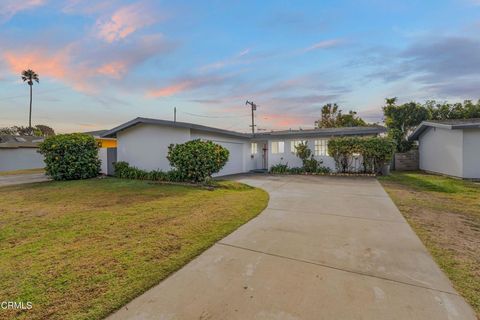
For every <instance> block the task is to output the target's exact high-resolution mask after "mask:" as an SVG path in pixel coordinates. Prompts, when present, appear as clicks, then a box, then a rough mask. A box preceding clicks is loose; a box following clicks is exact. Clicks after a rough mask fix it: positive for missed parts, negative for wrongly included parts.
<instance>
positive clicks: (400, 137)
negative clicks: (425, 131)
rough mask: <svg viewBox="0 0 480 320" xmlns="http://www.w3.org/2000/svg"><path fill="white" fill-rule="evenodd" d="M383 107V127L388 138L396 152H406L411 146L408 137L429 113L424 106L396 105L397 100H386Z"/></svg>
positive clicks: (410, 103)
mask: <svg viewBox="0 0 480 320" xmlns="http://www.w3.org/2000/svg"><path fill="white" fill-rule="evenodd" d="M385 100H386V105H385V106H384V107H383V114H384V116H385V125H386V126H387V128H388V136H389V137H390V138H391V139H393V140H394V141H395V144H396V146H397V151H398V152H406V151H408V150H410V149H411V148H412V146H413V144H412V142H410V141H408V139H407V138H408V135H409V134H410V133H411V132H412V131H413V129H414V128H415V127H416V126H418V125H419V124H420V123H421V122H422V121H425V120H427V119H429V118H430V113H429V111H428V109H427V108H426V107H425V106H422V105H421V104H419V103H416V102H408V103H404V104H402V105H397V104H396V102H397V98H387V99H385Z"/></svg>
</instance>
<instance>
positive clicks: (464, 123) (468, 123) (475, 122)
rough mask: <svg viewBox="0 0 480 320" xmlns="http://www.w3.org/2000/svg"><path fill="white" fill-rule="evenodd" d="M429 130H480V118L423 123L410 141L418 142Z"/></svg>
mask: <svg viewBox="0 0 480 320" xmlns="http://www.w3.org/2000/svg"><path fill="white" fill-rule="evenodd" d="M427 128H443V129H448V130H459V129H468V128H480V118H475V119H451V120H429V121H423V122H422V123H420V125H419V126H418V127H417V128H416V129H415V131H413V133H412V134H411V135H410V136H409V137H408V140H410V141H414V140H418V138H419V137H420V135H421V134H422V133H423V132H424V131H425V130H427Z"/></svg>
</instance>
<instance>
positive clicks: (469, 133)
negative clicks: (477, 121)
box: [457, 129, 480, 179]
mask: <svg viewBox="0 0 480 320" xmlns="http://www.w3.org/2000/svg"><path fill="white" fill-rule="evenodd" d="M457 131H458V130H457ZM463 177H464V178H469V179H480V129H464V130H463Z"/></svg>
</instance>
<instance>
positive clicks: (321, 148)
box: [102, 118, 385, 176]
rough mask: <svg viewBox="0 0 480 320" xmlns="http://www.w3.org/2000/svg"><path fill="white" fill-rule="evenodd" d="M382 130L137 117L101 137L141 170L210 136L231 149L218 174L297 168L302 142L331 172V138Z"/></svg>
mask: <svg viewBox="0 0 480 320" xmlns="http://www.w3.org/2000/svg"><path fill="white" fill-rule="evenodd" d="M384 132H385V128H384V127H381V126H371V127H351V128H331V129H310V130H285V131H272V132H262V133H256V134H254V135H252V134H247V133H240V132H235V131H229V130H223V129H218V128H213V127H207V126H202V125H198V124H193V123H186V122H174V121H167V120H159V119H149V118H136V119H133V120H131V121H128V122H126V123H124V124H122V125H119V126H118V127H115V128H113V129H111V130H108V131H107V132H105V133H104V134H103V135H102V137H106V138H116V139H117V161H126V162H128V163H129V164H130V165H132V166H135V167H137V168H140V169H144V170H158V169H159V170H164V171H166V170H170V169H171V168H170V165H169V162H168V160H167V158H166V157H167V152H168V146H169V145H170V144H171V143H174V144H175V143H184V142H186V141H189V140H194V139H205V140H211V141H213V142H215V143H217V144H220V145H222V146H223V147H225V148H227V149H228V150H229V151H230V157H229V160H228V162H227V164H226V165H225V167H224V168H223V169H222V170H221V171H220V172H219V174H218V175H219V176H221V175H229V174H236V173H244V172H249V171H251V170H257V169H268V168H270V167H271V166H272V165H275V164H278V163H283V164H286V163H288V165H289V166H291V167H296V166H298V167H299V166H301V161H300V159H299V158H298V157H297V156H296V155H295V148H294V147H293V146H294V145H295V144H297V143H301V142H303V141H307V143H308V146H309V147H310V149H311V150H312V151H313V152H314V153H315V158H316V159H317V160H323V165H324V166H328V167H330V168H331V169H332V170H335V163H334V161H333V158H332V157H330V156H329V155H328V150H327V143H328V139H330V138H331V137H338V136H352V135H357V136H374V135H379V134H381V133H384Z"/></svg>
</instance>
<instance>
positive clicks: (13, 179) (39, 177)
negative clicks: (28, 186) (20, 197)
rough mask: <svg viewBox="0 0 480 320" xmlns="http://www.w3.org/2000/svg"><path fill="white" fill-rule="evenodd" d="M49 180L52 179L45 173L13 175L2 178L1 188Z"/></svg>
mask: <svg viewBox="0 0 480 320" xmlns="http://www.w3.org/2000/svg"><path fill="white" fill-rule="evenodd" d="M48 180H50V179H49V178H48V177H47V176H46V175H45V174H43V173H29V174H12V175H8V176H0V187H5V186H13V185H17V184H25V183H34V182H43V181H48Z"/></svg>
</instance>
